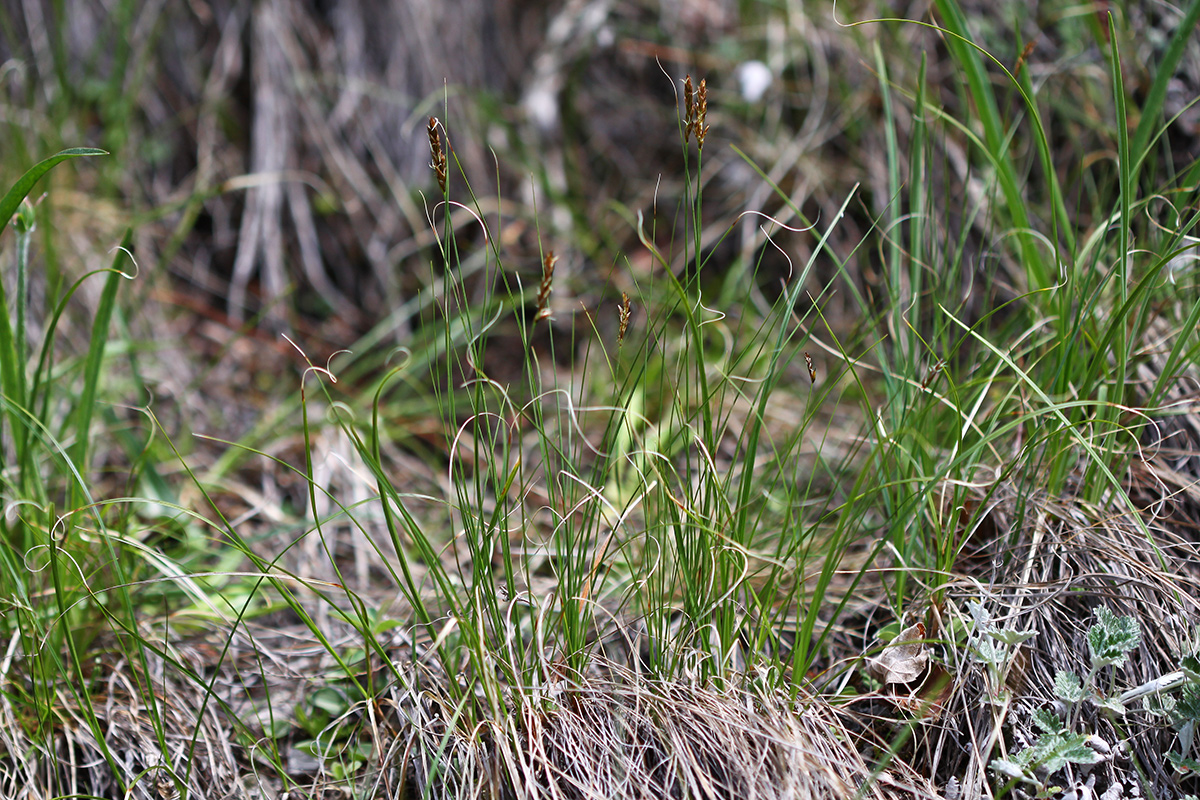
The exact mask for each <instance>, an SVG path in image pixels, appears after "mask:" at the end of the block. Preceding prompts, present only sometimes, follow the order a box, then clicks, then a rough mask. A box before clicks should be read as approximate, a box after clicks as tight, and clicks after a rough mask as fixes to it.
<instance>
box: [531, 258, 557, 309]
mask: <svg viewBox="0 0 1200 800" xmlns="http://www.w3.org/2000/svg"><path fill="white" fill-rule="evenodd" d="M557 261H558V256H556V255H554V251H553V250H548V251H546V255H545V256H544V257H543V258H542V285H541V286H540V287H538V298H537V306H538V310H537V315H536V316H534V318H533V321H534V322H538V321H539V320H543V319H548V318H549V317H550V305H549V303H550V287H551V286H552V285H553V283H554V264H555V262H557Z"/></svg>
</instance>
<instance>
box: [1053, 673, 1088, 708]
mask: <svg viewBox="0 0 1200 800" xmlns="http://www.w3.org/2000/svg"><path fill="white" fill-rule="evenodd" d="M1054 695H1055V697H1058V698H1061V699H1063V700H1066V701H1067V702H1068V703H1078V702H1079V701H1080V700H1082V699H1083V683H1082V682H1081V681H1080V680H1079V676H1078V675H1076V674H1075V673H1074V672H1070V671H1068V670H1063V669H1060V670H1059V671H1058V672H1056V673H1054Z"/></svg>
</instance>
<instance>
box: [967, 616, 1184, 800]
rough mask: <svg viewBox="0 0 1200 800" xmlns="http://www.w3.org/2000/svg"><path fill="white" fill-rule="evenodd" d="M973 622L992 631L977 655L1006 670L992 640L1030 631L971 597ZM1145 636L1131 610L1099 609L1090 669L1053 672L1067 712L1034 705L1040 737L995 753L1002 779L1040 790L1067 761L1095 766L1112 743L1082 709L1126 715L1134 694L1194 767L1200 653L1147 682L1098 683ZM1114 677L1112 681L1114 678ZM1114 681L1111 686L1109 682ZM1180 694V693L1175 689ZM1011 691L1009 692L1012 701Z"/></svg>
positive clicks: (1010, 639)
mask: <svg viewBox="0 0 1200 800" xmlns="http://www.w3.org/2000/svg"><path fill="white" fill-rule="evenodd" d="M970 610H971V613H972V615H973V616H974V617H975V621H976V630H977V632H981V633H983V634H985V636H986V637H987V639H985V640H984V641H982V642H980V643H979V644H977V645H976V648H977V649H976V658H977V660H978V661H979V662H981V663H983V664H985V666H986V667H987V669H988V671H989V674H991V673H993V671H997V670H1002V669H1004V668H1006V667H1007V665H1008V664H1009V663H1010V660H1009V658H1007V657H1006V653H1001V652H998V651H997V650H995V649H994V647H993V646H991V645H989V644H987V640H988V639H990V640H993V641H996V642H1001V643H1002V644H1001V647H1003V648H1006V647H1007V646H1008V645H1009V644H1013V643H1017V642H1020V641H1024V640H1025V639H1027V638H1029V634H1030V632H1028V631H1024V632H1015V631H1007V630H1005V629H1004V628H1002V627H997V626H995V625H993V624H992V623H991V621H990V620H989V619H988V615H987V612H986V610H985V609H984V608H983V607H982V605H981V604H978V603H971V604H970ZM1140 643H1141V630H1140V626H1139V625H1138V622H1137V620H1136V619H1135V618H1133V617H1131V616H1118V615H1116V614H1114V613H1113V612H1112V611H1111V610H1110V609H1108V608H1107V607H1106V606H1100V607H1098V608H1097V609H1096V622H1095V623H1093V624H1092V625H1091V626H1090V627H1089V628H1088V631H1087V645H1088V658H1089V669H1088V672H1087V673H1086V674H1085V675H1084V676H1083V677H1082V678H1081V677H1080V676H1079V675H1078V674H1077V673H1075V672H1072V671H1070V670H1059V671H1058V672H1057V673H1056V674H1055V676H1054V687H1053V691H1054V695H1055V697H1057V698H1059V700H1061V701H1063V703H1064V713H1059V712H1058V711H1055V710H1053V709H1049V708H1039V709H1035V710H1034V711H1033V713H1032V720H1033V724H1034V726H1035V727H1036V728H1037V730H1038V732H1039V733H1038V735H1037V736H1036V738H1035V739H1034V740H1033V741H1032V742H1031V743H1030V744H1029V745H1028V746H1027V747H1025V748H1023V749H1022V750H1021V751H1019V752H1018V753H1016V755H1014V756H1012V757H1009V758H995V759H993V760H992V761H991V763H990V768H991V770H992V771H993V772H994V773H995V774H996V775H998V776H1001V777H1003V778H1005V779H1008V780H1011V781H1014V782H1020V783H1025V784H1027V785H1030V786H1032V787H1034V788H1035V789H1036V790H1037V792H1038V795H1039V796H1047V795H1048V794H1052V793H1053V792H1054V791H1058V790H1057V789H1056V787H1055V786H1054V785H1053V783H1052V782H1051V778H1053V777H1054V775H1055V773H1057V772H1059V771H1060V770H1062V769H1063V768H1065V767H1067V766H1068V765H1071V764H1074V765H1079V766H1084V767H1086V766H1090V765H1094V764H1098V763H1100V762H1101V761H1103V760H1105V759H1106V758H1108V757H1109V755H1110V753H1111V747H1110V746H1109V744H1108V743H1106V742H1105V741H1103V740H1102V739H1101V738H1100V737H1098V736H1097V735H1095V734H1094V733H1085V732H1080V731H1079V730H1078V726H1079V718H1080V710H1081V707H1082V706H1083V704H1084V703H1085V702H1086V703H1091V704H1093V705H1095V706H1096V707H1097V708H1099V709H1101V710H1103V711H1105V712H1107V713H1110V714H1116V715H1119V716H1124V715H1125V714H1126V713H1127V711H1128V710H1129V709H1130V707H1131V705H1132V704H1133V703H1134V702H1135V701H1136V700H1139V699H1140V700H1141V701H1142V704H1141V708H1142V710H1143V711H1145V712H1146V713H1147V714H1148V716H1149V718H1151V719H1162V720H1165V721H1167V722H1168V724H1170V725H1171V726H1172V727H1173V728H1174V729H1175V731H1176V732H1177V734H1178V741H1179V750H1178V751H1177V752H1172V753H1169V754H1168V756H1167V758H1168V759H1169V760H1170V761H1171V763H1172V764H1173V765H1174V766H1175V767H1176V769H1177V770H1179V771H1180V772H1181V773H1187V772H1190V771H1194V770H1195V769H1196V767H1197V764H1196V761H1195V759H1194V758H1193V757H1192V753H1193V749H1194V745H1195V730H1196V725H1197V724H1198V723H1200V672H1198V671H1197V667H1198V666H1200V660H1198V659H1197V657H1196V655H1195V653H1190V654H1186V655H1183V656H1181V659H1180V662H1181V666H1182V667H1183V668H1182V669H1181V670H1179V671H1178V672H1173V673H1169V674H1167V675H1164V676H1162V677H1161V678H1158V679H1156V680H1153V681H1150V682H1148V683H1146V684H1144V685H1142V686H1137V687H1134V688H1132V689H1129V690H1127V691H1125V692H1122V693H1117V692H1115V691H1113V690H1112V689H1111V688H1110V689H1108V690H1106V689H1104V688H1103V687H1101V685H1100V683H1101V682H1100V674H1101V670H1103V669H1104V668H1105V667H1110V666H1111V667H1122V666H1124V665H1125V662H1126V660H1127V659H1128V657H1129V654H1130V653H1131V652H1132V651H1133V650H1134V649H1135V648H1137V646H1138V645H1139V644H1140ZM1114 682H1115V681H1114ZM1109 686H1110V687H1111V686H1112V682H1110V684H1109ZM1176 694H1177V695H1178V697H1176V696H1175V695H1176ZM1008 700H1009V698H1004V701H1005V702H1008Z"/></svg>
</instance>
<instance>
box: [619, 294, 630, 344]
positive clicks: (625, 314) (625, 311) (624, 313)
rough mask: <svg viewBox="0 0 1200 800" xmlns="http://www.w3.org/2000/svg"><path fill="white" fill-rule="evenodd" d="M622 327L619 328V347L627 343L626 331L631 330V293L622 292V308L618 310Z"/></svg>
mask: <svg viewBox="0 0 1200 800" xmlns="http://www.w3.org/2000/svg"><path fill="white" fill-rule="evenodd" d="M618 316H619V318H620V320H621V327H620V328H618V329H617V347H620V346H622V345H623V344H625V333H626V331H628V330H629V295H628V294H626V293H625V292H621V308H620V311H619V312H618Z"/></svg>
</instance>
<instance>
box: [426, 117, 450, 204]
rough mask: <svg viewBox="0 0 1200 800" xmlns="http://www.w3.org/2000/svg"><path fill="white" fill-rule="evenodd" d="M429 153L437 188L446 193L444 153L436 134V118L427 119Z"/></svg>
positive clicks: (438, 135)
mask: <svg viewBox="0 0 1200 800" xmlns="http://www.w3.org/2000/svg"><path fill="white" fill-rule="evenodd" d="M428 131H429V152H430V154H431V155H432V156H433V162H432V163H431V164H430V165H429V166H431V167H433V172H434V174H435V175H437V183H438V188H439V189H441V190H442V194H445V193H446V152H445V151H444V150H442V137H441V134H439V133H438V119H437V117H430V118H429V128H428Z"/></svg>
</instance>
